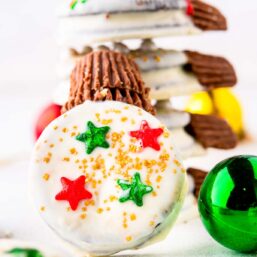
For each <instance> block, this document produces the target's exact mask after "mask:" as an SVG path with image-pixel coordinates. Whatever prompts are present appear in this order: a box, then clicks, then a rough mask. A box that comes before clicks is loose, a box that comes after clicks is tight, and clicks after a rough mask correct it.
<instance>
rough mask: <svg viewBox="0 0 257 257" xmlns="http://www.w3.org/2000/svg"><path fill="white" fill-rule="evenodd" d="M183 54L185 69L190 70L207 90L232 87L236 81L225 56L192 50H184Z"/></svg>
mask: <svg viewBox="0 0 257 257" xmlns="http://www.w3.org/2000/svg"><path fill="white" fill-rule="evenodd" d="M185 54H186V55H187V58H188V63H187V65H186V66H185V67H186V69H187V70H188V71H192V72H193V73H194V75H195V76H196V77H197V79H198V81H199V82H200V84H201V85H203V86H204V87H205V88H206V89H207V90H211V89H215V88H219V87H232V86H234V85H235V84H236V83H237V77H236V73H235V70H234V68H233V66H232V65H231V64H230V63H229V61H228V60H226V59H225V58H222V57H217V56H211V55H206V54H201V53H198V52H193V51H185Z"/></svg>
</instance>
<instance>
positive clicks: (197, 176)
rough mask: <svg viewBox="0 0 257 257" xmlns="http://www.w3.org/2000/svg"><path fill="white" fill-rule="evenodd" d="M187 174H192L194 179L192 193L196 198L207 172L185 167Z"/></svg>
mask: <svg viewBox="0 0 257 257" xmlns="http://www.w3.org/2000/svg"><path fill="white" fill-rule="evenodd" d="M187 174H188V175H190V176H192V177H193V179H194V191H193V193H194V195H195V197H196V198H198V195H199V192H200V188H201V186H202V183H203V181H204V179H205V178H206V176H207V174H208V173H207V172H206V171H203V170H200V169H195V168H188V169H187Z"/></svg>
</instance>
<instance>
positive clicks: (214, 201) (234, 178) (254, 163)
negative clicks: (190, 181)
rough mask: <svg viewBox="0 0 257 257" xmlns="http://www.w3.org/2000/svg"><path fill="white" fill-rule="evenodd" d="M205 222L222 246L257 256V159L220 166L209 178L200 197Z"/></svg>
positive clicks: (235, 159)
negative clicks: (256, 253)
mask: <svg viewBox="0 0 257 257" xmlns="http://www.w3.org/2000/svg"><path fill="white" fill-rule="evenodd" d="M198 206H199V211H200V214H201V219H202V222H203V224H204V226H205V228H206V229H207V231H208V232H209V233H210V235H211V236H212V237H213V238H214V239H215V240H216V241H218V242H219V243H220V244H222V245H224V246H225V247H227V248H230V249H232V250H236V251H239V252H257V240H256V239H257V222H256V221H257V157H256V156H248V155H242V156H236V157H232V158H229V159H227V160H224V161H222V162H220V163H219V164H218V165H216V166H215V167H214V168H213V169H212V171H211V172H210V173H209V174H208V176H207V177H206V179H205V181H204V183H203V185H202V187H201V190H200V196H199V202H198Z"/></svg>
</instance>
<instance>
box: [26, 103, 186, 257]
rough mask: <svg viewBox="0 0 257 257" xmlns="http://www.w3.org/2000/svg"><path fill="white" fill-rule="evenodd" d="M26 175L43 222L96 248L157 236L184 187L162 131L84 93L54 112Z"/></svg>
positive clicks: (128, 245) (131, 110) (142, 114)
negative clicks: (61, 111)
mask: <svg viewBox="0 0 257 257" xmlns="http://www.w3.org/2000/svg"><path fill="white" fill-rule="evenodd" d="M30 182H31V183H30V194H31V196H32V197H33V200H34V204H35V206H36V209H37V210H38V211H39V212H40V214H41V216H42V218H43V219H44V220H45V222H46V223H47V224H48V225H49V226H50V227H51V228H52V229H53V230H54V231H55V232H56V233H57V234H59V235H60V236H61V237H62V238H63V239H65V240H66V241H68V242H70V243H71V244H73V245H75V246H77V247H78V248H79V249H81V250H82V251H85V252H86V253H90V254H93V255H98V256H99V255H109V254H113V253H116V252H119V251H122V250H126V249H133V248H139V247H142V246H144V245H145V244H146V243H147V244H149V243H152V242H153V241H154V242H156V241H158V240H160V239H162V238H163V237H164V236H165V235H166V234H167V232H169V229H170V227H171V225H172V224H173V223H174V222H175V220H176V217H177V214H178V212H179V210H180V207H181V205H182V202H183V199H184V196H185V192H186V174H185V170H184V169H183V167H182V165H181V163H180V162H179V161H178V159H177V158H176V155H175V152H174V149H173V146H172V137H171V134H170V132H169V131H168V130H167V128H165V127H164V126H163V125H162V124H161V123H160V122H159V120H157V119H156V118H155V117H154V116H152V115H151V114H150V113H148V112H146V111H144V110H143V109H141V108H138V107H136V106H133V105H129V104H126V103H122V102H118V101H103V102H92V101H85V102H84V103H83V104H81V105H77V106H75V107H74V108H72V109H71V110H70V111H68V112H66V113H65V114H63V115H62V116H60V117H59V118H57V119H56V120H54V121H53V122H52V123H51V124H50V125H49V126H48V127H47V128H46V129H45V130H44V132H43V134H42V135H41V137H40V138H39V140H38V142H37V144H36V146H35V149H34V152H33V157H32V161H31V170H30Z"/></svg>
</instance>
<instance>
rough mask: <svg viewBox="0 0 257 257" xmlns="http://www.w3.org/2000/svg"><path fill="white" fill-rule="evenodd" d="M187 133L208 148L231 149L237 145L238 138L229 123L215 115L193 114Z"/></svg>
mask: <svg viewBox="0 0 257 257" xmlns="http://www.w3.org/2000/svg"><path fill="white" fill-rule="evenodd" d="M186 131H187V132H188V133H189V134H191V135H192V136H193V137H195V138H196V140H197V141H199V142H200V143H201V144H202V145H203V147H206V148H207V147H213V148H218V149H231V148H234V147H236V145H237V136H236V135H235V134H234V132H233V131H232V129H231V127H230V126H229V125H228V123H227V122H226V121H225V120H223V119H221V118H218V117H216V116H214V115H200V114H191V122H190V124H189V125H188V126H187V127H186Z"/></svg>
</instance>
